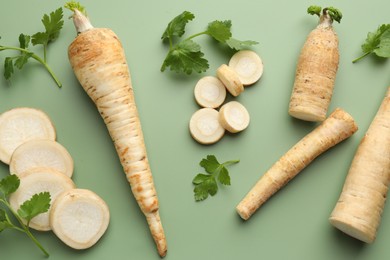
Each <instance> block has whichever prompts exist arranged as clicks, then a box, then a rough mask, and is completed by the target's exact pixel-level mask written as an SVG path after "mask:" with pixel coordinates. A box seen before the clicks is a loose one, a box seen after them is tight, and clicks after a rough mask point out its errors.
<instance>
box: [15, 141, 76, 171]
mask: <svg viewBox="0 0 390 260" xmlns="http://www.w3.org/2000/svg"><path fill="white" fill-rule="evenodd" d="M37 167H47V168H53V169H55V170H57V171H58V172H61V173H63V174H65V175H66V176H68V177H72V174H73V159H72V157H71V156H70V154H69V152H68V151H67V150H66V148H65V147H64V146H62V145H61V144H60V143H58V142H56V141H53V140H31V141H28V142H25V143H23V144H21V145H19V146H18V147H17V148H16V149H15V151H14V152H13V154H12V156H11V160H10V163H9V168H10V173H11V174H20V173H22V172H25V171H27V170H29V169H33V168H37Z"/></svg>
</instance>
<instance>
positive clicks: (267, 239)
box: [0, 0, 390, 260]
mask: <svg viewBox="0 0 390 260" xmlns="http://www.w3.org/2000/svg"><path fill="white" fill-rule="evenodd" d="M63 3H64V1H49V0H40V1H38V0H32V1H22V0H12V1H3V2H2V6H1V8H0V22H1V31H0V35H1V37H2V38H1V40H0V41H1V44H4V45H12V44H17V37H18V35H19V33H21V32H24V33H27V34H29V33H35V32H37V31H39V30H42V25H41V23H40V19H41V17H42V15H43V14H44V13H48V12H50V11H53V10H55V9H56V8H58V7H60V6H61V5H63ZM82 3H84V4H85V5H86V6H87V10H88V13H89V15H90V17H91V20H92V23H93V24H94V25H95V27H110V28H111V29H113V30H114V31H115V32H116V33H117V34H118V36H119V37H120V39H121V41H122V43H123V45H124V48H125V51H126V55H127V59H128V63H129V66H130V70H131V73H132V80H133V85H134V89H135V95H136V100H137V105H138V109H139V113H140V116H141V122H142V126H143V132H144V136H145V140H146V145H147V150H148V155H149V160H150V163H151V167H152V172H153V175H154V180H155V184H156V188H157V191H158V196H159V200H160V208H161V209H160V213H161V218H162V221H163V225H164V228H165V232H166V237H167V241H168V255H167V256H166V259H169V260H178V259H180V260H182V259H186V260H193V259H194V260H195V259H210V260H213V259H226V260H230V259H292V260H298V259H299V260H302V259H318V260H321V259H323V260H325V259H326V260H327V259H333V260H338V259H340V260H341V259H342V260H348V259H359V260H363V259H367V260H368V259H370V260H372V259H388V258H389V257H390V252H389V250H388V243H389V241H390V211H389V208H386V209H385V211H384V214H383V218H382V223H381V226H380V230H379V232H378V236H377V240H376V241H375V243H374V244H372V245H364V244H363V243H360V242H358V241H357V240H355V239H353V238H350V237H348V236H346V235H344V234H342V233H341V232H339V231H338V230H336V229H334V228H333V227H332V226H331V225H330V224H329V223H328V217H329V214H330V212H331V211H332V209H333V207H334V205H335V202H336V201H337V199H338V196H339V194H340V190H341V187H342V185H343V181H344V178H345V176H346V173H347V171H348V168H349V164H350V162H351V159H352V158H353V155H354V152H355V150H356V147H357V145H358V143H359V142H360V139H361V138H362V136H363V135H364V132H365V130H366V129H367V127H368V126H369V123H370V121H371V119H372V117H373V116H374V115H375V113H376V111H377V108H378V106H379V104H380V102H381V100H382V98H383V95H384V93H385V91H386V87H387V85H388V84H390V77H389V72H390V63H389V62H388V61H383V60H380V59H376V58H374V57H368V58H366V59H365V60H362V61H361V62H359V63H357V64H352V63H351V61H352V60H353V59H354V58H355V57H357V56H358V55H360V45H361V43H362V42H363V40H364V39H365V37H366V33H367V32H369V31H372V30H374V29H376V28H377V26H378V25H380V24H382V23H388V22H389V21H388V10H389V7H390V2H388V1H384V0H371V1H366V2H364V3H359V4H357V3H355V2H353V1H352V2H351V1H317V2H313V1H284V2H283V3H281V1H271V0H263V1H252V0H241V1H222V0H213V1H205V0H185V1H184V0H182V1H178V0H176V1H173V0H165V1H157V0H155V1H150V0H144V1H136V3H134V1H124V0H111V1H108V2H107V1H87V0H85V1H83V2H82ZM311 4H318V5H321V6H335V7H338V8H340V9H341V10H342V12H343V15H344V17H343V19H342V21H341V24H336V25H335V28H336V31H337V32H338V35H339V39H340V54H341V60H340V68H339V71H338V74H337V79H336V87H335V92H334V97H333V99H332V103H331V106H330V111H332V110H333V109H334V108H336V107H342V108H344V109H345V110H346V111H347V112H349V113H350V114H351V115H352V116H353V117H354V118H355V120H356V122H357V124H358V125H359V131H358V132H357V133H356V134H355V135H354V136H352V137H351V138H350V139H348V140H347V141H344V142H343V143H341V144H339V145H338V146H336V147H334V148H332V149H331V150H329V151H328V152H326V153H325V154H323V155H321V156H320V157H319V158H317V159H316V160H315V161H314V162H313V163H312V164H311V165H309V166H308V167H307V168H306V169H305V170H303V171H302V172H301V174H300V175H299V176H297V177H296V178H295V179H294V180H293V181H292V182H290V183H289V184H288V185H287V186H286V187H285V188H284V189H283V190H281V191H280V192H278V193H277V194H276V195H275V196H274V197H272V198H271V200H270V201H268V202H267V203H266V204H265V205H264V206H263V207H262V208H261V209H260V210H259V211H258V212H257V213H256V214H255V215H254V216H253V217H252V218H251V219H250V220H249V221H247V222H243V221H242V220H241V219H240V218H239V217H238V215H237V214H236V212H235V206H236V205H237V204H238V202H239V201H240V200H241V199H242V198H243V196H244V195H245V194H246V193H247V191H248V190H249V189H250V188H251V187H252V185H253V184H254V183H255V181H257V179H258V178H259V177H260V176H261V175H262V174H263V173H264V172H265V171H266V170H267V169H268V168H269V167H270V166H271V165H272V164H273V163H274V162H275V161H276V160H278V158H279V157H280V156H281V155H283V154H284V153H285V152H286V151H287V150H288V149H289V148H290V147H291V146H292V145H294V144H295V143H296V142H297V141H298V140H299V139H300V138H302V137H303V136H304V135H305V134H307V133H309V132H310V131H311V130H312V129H313V128H314V127H315V124H312V123H305V122H302V121H299V120H295V119H292V118H291V117H289V116H288V114H287V107H288V101H289V97H290V93H291V89H292V84H293V79H294V72H295V64H296V61H297V56H298V53H299V51H300V48H301V46H302V44H303V42H304V40H305V38H306V35H307V34H308V33H309V31H310V30H311V29H312V28H314V26H315V25H316V23H317V22H316V17H311V16H309V15H307V14H306V8H307V7H308V6H309V5H311ZM184 10H188V11H191V12H193V13H194V14H195V15H196V18H195V20H194V21H193V22H191V23H189V24H188V31H189V32H190V33H191V32H193V33H195V32H198V31H200V30H203V29H204V28H205V26H206V25H207V23H209V22H210V21H213V20H216V19H218V20H226V19H231V20H232V23H233V27H232V28H233V35H234V36H235V37H236V38H239V39H250V40H256V41H258V42H260V45H258V46H256V47H254V48H253V50H255V51H256V52H258V53H259V54H260V56H261V57H262V59H263V62H264V65H265V70H264V75H263V77H262V79H261V80H260V81H259V82H258V83H257V84H256V85H254V86H251V87H248V88H247V89H246V90H245V91H244V92H243V93H242V94H241V95H240V96H239V97H238V98H236V100H237V101H240V102H242V104H244V105H245V106H246V107H247V109H248V111H249V113H250V115H251V123H250V126H249V128H248V129H247V130H246V131H245V132H243V133H241V134H238V135H225V137H224V138H223V139H222V140H221V141H220V142H219V143H217V144H215V145H212V146H202V145H199V144H197V143H196V142H195V141H193V140H192V138H191V137H190V135H189V132H188V127H187V126H188V122H189V119H190V117H191V115H192V113H193V112H194V111H196V109H197V108H198V107H197V105H196V103H195V101H194V99H193V87H194V86H195V84H196V82H197V80H198V79H199V78H200V77H201V76H200V75H193V76H190V77H185V76H179V75H176V74H174V73H170V72H169V71H167V72H165V73H161V72H160V71H159V69H160V66H161V63H162V61H163V59H164V57H165V55H166V51H167V48H166V46H164V45H163V44H162V43H161V41H160V36H161V34H162V32H163V31H164V29H165V27H166V24H167V23H168V21H170V20H171V19H172V18H173V17H174V16H176V15H178V14H179V13H181V12H182V11H184ZM68 14H69V13H68V12H65V16H66V17H67V16H68ZM74 37H75V31H74V28H73V24H72V22H71V21H70V20H67V19H66V20H65V25H64V29H63V31H62V33H61V36H60V38H59V40H58V41H57V42H55V43H53V45H52V46H50V47H49V53H48V57H49V60H48V62H49V64H50V65H52V67H53V70H54V71H55V72H56V73H57V74H58V77H59V78H60V80H61V81H62V82H63V88H62V89H58V88H57V87H56V86H55V84H54V82H53V81H52V79H51V78H50V77H49V75H48V74H47V72H46V71H45V70H43V69H42V67H40V66H38V65H37V64H35V63H34V62H30V64H28V65H26V67H25V69H24V70H23V72H21V73H19V72H17V73H16V75H15V77H14V78H13V80H12V82H11V84H8V83H7V82H5V80H4V79H3V78H1V79H0V112H2V111H5V110H8V109H11V108H14V107H18V106H29V107H36V108H40V109H42V110H44V111H45V112H46V113H47V114H48V115H49V116H50V117H51V119H52V120H53V122H54V124H55V126H56V129H57V134H58V141H59V142H60V143H61V144H63V145H64V146H65V147H66V148H67V149H68V150H69V152H70V153H71V155H72V156H73V158H74V163H75V173H74V181H75V182H76V185H77V186H78V187H80V188H88V189H91V190H93V191H95V192H96V193H98V194H99V195H100V196H101V197H102V198H103V199H104V200H105V201H106V202H107V204H108V205H109V207H110V213H111V222H110V226H109V229H108V231H107V233H106V234H105V235H104V237H103V238H102V239H101V240H100V241H99V242H98V244H97V245H96V246H94V247H93V248H91V249H89V250H85V251H75V250H72V249H70V248H68V247H67V246H65V245H64V244H62V242H61V241H59V240H58V239H57V238H56V237H55V236H54V235H53V234H52V233H51V232H48V233H36V235H37V237H38V239H39V240H40V241H41V242H42V244H43V245H44V246H45V247H46V248H47V249H48V251H49V252H50V253H51V257H50V259H56V260H57V259H73V260H78V259H94V260H99V259H147V260H149V259H159V257H158V255H157V253H156V249H155V245H154V243H153V241H152V239H151V237H150V234H149V230H148V227H147V224H146V221H145V220H144V217H143V215H142V213H141V212H140V210H139V208H138V206H137V205H136V203H135V201H134V199H133V197H132V194H131V191H130V187H129V186H128V184H127V182H126V179H125V176H124V174H123V172H122V169H121V166H120V164H119V161H118V159H117V156H116V153H115V150H114V147H113V145H112V143H111V141H110V138H109V136H108V134H107V131H106V128H105V126H104V124H103V122H102V120H101V118H100V116H99V114H98V112H97V111H96V109H95V107H94V105H93V103H92V102H91V101H90V100H89V98H88V97H87V95H86V94H85V93H84V91H83V90H82V88H81V87H80V85H79V84H78V82H77V81H76V79H75V77H74V74H73V72H72V70H71V68H70V66H69V63H68V60H67V46H68V45H69V43H70V42H71V41H72V40H73V38H74ZM197 41H198V42H199V43H201V44H202V46H203V48H204V49H203V50H204V52H205V55H206V57H207V58H209V60H210V69H209V71H208V72H207V73H205V74H204V75H214V74H215V70H216V68H217V67H218V66H219V65H221V64H222V63H227V62H228V60H229V55H228V53H226V52H224V51H222V50H221V49H220V48H218V47H217V46H216V45H215V44H214V43H212V42H211V41H209V40H208V39H206V38H200V39H198V40H197ZM7 55H9V53H6V52H2V53H0V58H1V60H3V59H4V58H5V57H6V56H7ZM1 73H3V71H2V69H1ZM207 154H215V155H216V156H217V157H218V158H219V159H220V160H221V161H225V160H230V159H240V160H241V161H240V163H239V164H237V165H234V166H232V167H231V168H230V173H231V178H232V186H231V187H228V188H222V189H220V190H219V192H218V194H217V195H216V196H215V197H212V198H209V199H207V200H206V201H204V202H201V203H195V201H194V199H193V192H192V189H193V186H192V184H191V180H192V178H193V177H194V175H195V174H196V173H198V172H200V171H202V169H201V168H200V167H199V166H198V162H199V161H200V160H201V159H202V158H203V157H204V156H206V155H207ZM7 174H8V168H7V166H6V165H4V164H1V165H0V177H4V176H6V175H7ZM0 251H1V253H0V255H1V259H42V258H44V257H43V255H42V254H41V252H40V251H39V250H38V249H37V248H36V247H35V246H34V245H33V244H32V242H31V241H30V240H29V239H28V238H27V237H24V235H22V234H19V233H18V232H13V231H10V230H7V231H5V232H3V233H1V234H0Z"/></svg>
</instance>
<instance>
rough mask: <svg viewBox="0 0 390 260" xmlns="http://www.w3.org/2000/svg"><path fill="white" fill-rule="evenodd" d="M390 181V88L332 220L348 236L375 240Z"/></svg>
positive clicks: (361, 148)
mask: <svg viewBox="0 0 390 260" xmlns="http://www.w3.org/2000/svg"><path fill="white" fill-rule="evenodd" d="M389 182H390V88H389V89H388V90H387V93H386V96H385V98H384V100H383V101H382V104H381V106H380V107H379V109H378V112H377V114H376V116H375V117H374V119H373V121H372V122H371V125H370V127H369V128H368V130H367V132H366V134H365V135H364V137H363V139H362V141H361V142H360V144H359V147H358V149H357V151H356V154H355V157H354V158H353V160H352V163H351V166H350V169H349V172H348V175H347V177H346V180H345V183H344V187H343V189H342V192H341V195H340V198H339V199H338V201H337V203H336V206H335V208H334V210H333V212H332V213H331V216H330V218H329V220H330V223H331V224H332V225H333V226H335V227H336V228H338V229H339V230H341V231H343V232H344V233H346V234H348V235H350V236H352V237H354V238H356V239H359V240H361V241H363V242H366V243H372V242H374V240H375V237H376V233H377V230H378V227H379V225H380V222H381V215H382V212H383V208H384V206H385V201H386V197H387V192H388V187H389Z"/></svg>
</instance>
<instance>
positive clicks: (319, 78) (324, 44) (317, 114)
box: [288, 6, 342, 121]
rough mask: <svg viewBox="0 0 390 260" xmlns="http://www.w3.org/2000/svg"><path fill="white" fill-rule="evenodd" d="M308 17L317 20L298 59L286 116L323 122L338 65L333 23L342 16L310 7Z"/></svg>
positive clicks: (336, 39)
mask: <svg viewBox="0 0 390 260" xmlns="http://www.w3.org/2000/svg"><path fill="white" fill-rule="evenodd" d="M308 13H310V14H317V15H319V16H320V23H319V24H318V26H317V27H316V28H315V29H314V30H313V31H311V32H310V34H309V35H308V37H307V39H306V42H305V44H304V45H303V47H302V50H301V53H300V55H299V58H298V63H297V68H296V73H295V81H294V86H293V90H292V94H291V98H290V104H289V110H288V112H289V114H290V115H291V116H293V117H296V118H298V119H302V120H306V121H323V120H325V118H326V115H327V112H328V107H329V104H330V101H331V98H332V95H333V88H334V83H335V79H336V73H337V70H338V65H339V49H338V36H337V34H336V32H335V31H334V29H333V26H332V24H333V20H335V21H338V22H340V20H341V17H342V15H341V12H340V11H339V10H337V9H335V8H333V7H328V8H324V9H323V12H321V8H320V7H315V6H314V7H313V6H312V7H309V9H308Z"/></svg>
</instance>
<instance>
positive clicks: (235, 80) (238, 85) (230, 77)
mask: <svg viewBox="0 0 390 260" xmlns="http://www.w3.org/2000/svg"><path fill="white" fill-rule="evenodd" d="M217 77H218V78H219V79H220V80H221V81H222V83H223V84H224V85H225V87H226V89H227V90H228V91H229V92H230V94H232V95H233V96H235V97H237V96H238V95H240V94H241V92H243V91H244V85H242V82H241V80H240V78H239V76H238V74H237V72H235V71H234V70H233V69H232V68H230V67H229V66H227V65H226V64H222V65H221V66H220V67H219V68H218V69H217Z"/></svg>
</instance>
